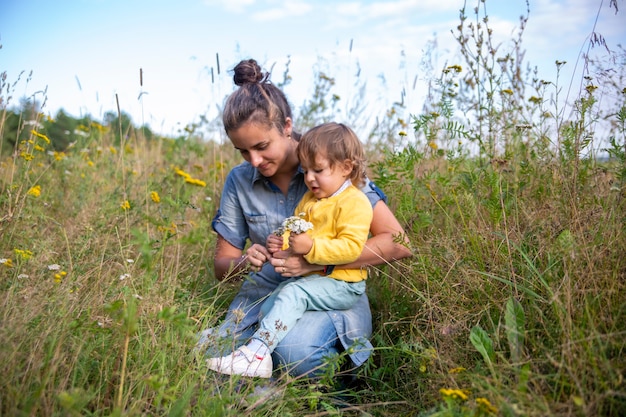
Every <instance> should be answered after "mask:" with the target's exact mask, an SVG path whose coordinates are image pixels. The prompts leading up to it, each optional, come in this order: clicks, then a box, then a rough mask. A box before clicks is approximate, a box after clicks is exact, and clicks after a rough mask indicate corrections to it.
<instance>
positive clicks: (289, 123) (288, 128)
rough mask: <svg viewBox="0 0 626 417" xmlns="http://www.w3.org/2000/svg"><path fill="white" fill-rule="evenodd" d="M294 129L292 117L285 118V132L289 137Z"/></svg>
mask: <svg viewBox="0 0 626 417" xmlns="http://www.w3.org/2000/svg"><path fill="white" fill-rule="evenodd" d="M292 130H293V122H292V121H291V117H287V118H285V127H284V128H283V134H284V135H285V136H287V137H288V138H290V137H291V131H292Z"/></svg>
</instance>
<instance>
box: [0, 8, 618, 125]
mask: <svg viewBox="0 0 626 417" xmlns="http://www.w3.org/2000/svg"><path fill="white" fill-rule="evenodd" d="M616 1H617V5H618V7H619V12H618V13H617V14H616V13H615V10H614V9H613V8H611V7H610V4H609V3H610V0H528V3H527V1H526V0H506V1H505V0H487V1H486V3H485V4H484V5H485V6H486V8H487V14H488V16H489V25H490V26H491V28H492V29H493V36H494V38H495V39H496V40H500V41H502V42H505V43H506V42H508V41H509V40H510V39H511V38H512V36H513V35H514V34H516V33H517V31H518V30H519V27H520V21H519V18H520V16H521V15H525V14H526V13H527V9H529V10H530V14H529V19H528V22H527V26H526V28H525V30H524V35H523V38H522V39H523V43H522V49H524V50H525V51H526V53H525V62H526V63H528V64H530V65H532V66H537V67H538V69H539V74H540V76H541V77H542V78H545V79H547V80H554V77H555V64H554V63H555V61H556V60H560V61H566V62H567V64H566V65H565V66H564V67H563V68H562V70H561V75H560V78H561V79H564V80H569V79H576V77H578V78H579V77H580V75H579V73H580V68H581V65H582V64H581V63H580V62H578V64H577V59H578V57H580V54H581V52H584V51H586V50H587V47H588V40H589V35H590V34H591V33H592V32H593V31H594V27H595V31H596V32H598V33H600V34H602V36H604V38H605V39H606V42H607V46H609V48H610V49H616V48H617V45H618V44H622V45H624V41H626V1H625V0H616ZM479 2H480V0H466V1H463V0H390V1H383V0H378V1H369V0H360V1H353V0H328V1H326V0H317V1H315V0H170V1H167V0H64V1H50V0H0V45H1V46H2V48H1V49H0V72H6V76H7V79H6V82H7V85H5V90H4V91H2V93H1V95H2V97H4V105H7V103H8V105H9V107H10V106H12V105H18V104H19V100H20V98H22V97H27V98H30V99H31V100H32V99H35V100H37V101H38V102H40V103H43V109H42V110H43V112H44V113H46V114H49V115H51V116H53V117H54V115H55V114H56V112H57V111H58V110H59V109H63V110H64V111H65V112H66V113H69V114H70V115H72V116H74V117H82V116H84V115H91V116H92V117H93V118H95V119H97V120H101V119H102V116H103V115H104V113H105V112H108V111H117V102H119V106H120V108H121V110H122V111H124V112H126V113H127V114H129V115H130V116H131V118H132V119H133V122H134V123H135V124H137V125H141V124H148V125H149V126H150V127H151V129H152V130H153V131H155V132H157V133H161V134H165V135H170V134H171V135H176V133H177V132H180V131H181V129H182V128H184V127H185V126H186V125H188V124H190V123H194V122H197V121H198V120H199V118H200V117H201V116H202V115H208V116H211V115H213V114H216V113H215V112H217V108H218V106H220V105H222V104H223V100H224V97H225V96H226V95H228V94H229V93H230V92H232V91H233V89H234V86H233V83H232V72H231V71H230V70H231V69H232V68H233V67H234V65H235V64H236V63H237V62H239V61H240V60H241V59H244V58H245V59H247V58H254V59H256V60H257V61H258V62H259V63H260V64H261V65H262V66H263V67H264V68H265V69H266V70H269V69H272V74H273V76H272V80H273V81H274V82H280V81H281V80H282V77H283V72H284V71H285V68H286V65H287V63H288V62H289V74H290V75H291V77H292V82H291V83H290V84H289V85H287V86H286V87H285V92H286V94H287V97H288V99H289V100H290V102H291V103H292V104H293V106H294V108H298V107H300V106H301V105H302V104H303V103H304V102H305V100H306V99H307V98H310V97H311V93H312V89H313V86H314V84H313V79H314V78H313V77H314V72H313V71H314V68H315V67H316V65H327V67H324V68H327V69H329V72H330V73H331V75H332V76H333V77H335V79H336V81H337V87H336V88H337V91H338V93H339V95H340V96H343V97H346V100H345V101H346V102H348V101H349V99H350V97H356V92H355V91H354V88H355V87H354V82H355V80H357V79H359V80H363V81H364V82H366V84H367V89H368V90H367V91H368V92H367V95H366V97H367V99H368V100H369V101H371V104H372V106H369V107H368V108H369V109H370V110H369V111H370V112H371V114H372V117H374V116H376V115H377V112H380V111H382V110H381V109H383V108H388V106H389V105H390V104H391V103H392V102H394V101H399V100H400V99H401V95H402V92H403V91H404V99H405V105H406V109H407V111H409V112H410V113H412V114H417V113H419V111H420V108H421V105H422V104H423V101H424V99H425V97H424V91H425V90H424V88H423V86H425V85H426V83H427V82H428V80H429V79H431V78H432V77H434V76H436V75H437V74H429V73H427V71H424V66H423V65H422V63H423V62H424V57H425V55H426V54H425V51H426V50H427V49H428V46H429V44H432V43H433V42H434V41H436V45H437V48H436V53H435V54H431V58H436V59H435V66H436V67H439V68H437V71H440V70H441V69H442V68H443V66H445V65H446V64H455V63H457V62H456V61H455V59H458V55H457V52H456V51H457V49H458V45H457V43H456V41H455V39H454V36H453V33H452V32H451V31H453V30H454V29H455V28H456V27H457V26H458V24H459V10H460V9H461V8H462V7H463V5H464V3H466V5H467V9H468V11H467V14H468V16H469V17H470V18H473V17H474V14H473V8H474V7H476V6H477V5H478V4H479ZM480 4H481V7H482V3H480ZM527 4H528V7H527ZM594 25H595V26H594ZM596 49H598V48H596ZM323 62H326V64H321V63H323ZM140 70H141V73H142V77H141V81H142V83H141V85H140ZM218 71H219V72H218ZM357 74H358V75H357ZM420 86H421V87H420ZM9 96H10V99H9ZM377 106H378V107H377Z"/></svg>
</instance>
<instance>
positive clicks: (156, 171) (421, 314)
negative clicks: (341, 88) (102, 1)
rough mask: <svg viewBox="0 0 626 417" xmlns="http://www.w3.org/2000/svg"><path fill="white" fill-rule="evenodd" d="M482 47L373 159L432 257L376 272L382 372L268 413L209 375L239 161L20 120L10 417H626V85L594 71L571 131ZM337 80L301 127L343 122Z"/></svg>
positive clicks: (289, 384)
mask: <svg viewBox="0 0 626 417" xmlns="http://www.w3.org/2000/svg"><path fill="white" fill-rule="evenodd" d="M476 13H477V14H478V13H480V12H479V11H477V12H476ZM485 13H486V12H485ZM488 29H489V28H488V24H487V25H485V26H483V27H482V29H480V30H482V31H484V32H483V33H482V36H483V39H485V38H486V37H488V36H490V35H489V32H488ZM477 30H478V29H475V28H474V29H471V30H470V28H468V26H467V25H461V26H459V28H458V31H459V33H458V35H459V42H460V45H461V46H462V51H464V52H463V53H462V54H461V56H462V57H463V59H464V60H465V62H463V64H464V65H462V66H461V65H460V64H458V65H456V64H455V65H452V66H449V67H446V68H443V71H441V73H440V74H439V75H437V76H436V77H435V78H434V82H433V89H432V91H433V94H432V95H431V97H430V98H429V101H428V102H427V103H426V105H425V106H424V110H423V111H422V112H421V113H419V114H412V115H410V116H409V117H408V118H407V117H406V116H405V115H403V114H401V112H402V111H409V112H410V111H413V109H401V108H398V107H397V106H395V105H394V107H393V108H392V109H390V110H389V111H388V112H387V118H386V120H385V121H384V122H383V123H381V124H380V125H379V126H378V127H377V129H376V130H374V131H373V132H372V135H371V136H370V137H368V138H367V141H366V142H367V144H368V152H369V154H370V161H369V164H370V176H371V177H372V178H373V179H374V180H375V181H376V183H377V184H378V185H379V186H380V187H381V188H383V189H384V191H385V192H386V193H387V194H388V197H389V203H390V206H391V208H392V209H393V211H394V212H395V213H396V215H397V217H398V219H399V220H400V221H401V223H402V225H403V226H404V228H405V230H406V232H407V233H408V237H409V239H410V242H411V246H412V249H413V252H414V255H413V257H411V258H409V259H405V260H402V261H400V262H397V263H394V264H390V265H383V266H381V267H377V268H371V279H370V280H369V281H368V294H369V296H370V301H371V306H372V313H373V320H374V335H373V337H372V342H373V344H374V346H375V351H374V354H373V355H372V357H371V359H370V360H369V361H368V362H367V363H366V364H365V365H364V366H363V367H361V368H360V369H359V370H358V372H357V378H356V379H354V380H346V379H342V378H341V372H340V371H339V370H340V369H342V368H341V364H342V363H345V357H342V356H340V357H336V358H329V367H328V368H329V370H328V373H327V375H326V376H325V377H324V378H322V379H321V380H319V381H307V380H303V379H301V378H292V377H289V376H288V375H282V376H281V377H280V378H278V380H276V381H274V382H273V383H272V391H270V392H267V391H262V388H263V384H262V381H255V380H248V379H240V378H235V377H224V376H218V375H215V374H214V373H211V372H207V371H206V368H205V367H204V366H203V364H202V361H198V360H197V359H198V358H196V356H195V353H194V352H193V350H192V348H193V346H194V343H195V334H196V332H197V331H199V330H201V329H204V328H206V327H209V326H212V325H214V324H215V323H218V322H219V321H220V319H221V318H222V317H223V314H224V313H225V311H226V308H227V306H228V303H229V300H230V299H231V298H232V296H233V295H234V294H235V293H236V291H237V289H238V287H239V285H240V282H239V280H238V278H237V277H233V279H231V280H229V281H227V282H224V283H218V282H217V281H216V280H215V279H214V277H213V267H212V259H213V250H214V244H215V235H214V233H213V232H212V231H211V228H210V221H211V218H212V216H213V214H214V213H215V210H216V205H217V204H218V201H219V194H220V191H221V187H222V184H223V180H224V178H225V175H226V174H227V172H228V170H229V169H230V168H231V167H232V166H234V165H235V164H236V163H238V161H239V160H240V158H239V157H238V156H237V155H236V153H235V152H234V151H233V149H232V146H230V144H228V143H226V144H220V143H218V142H215V141H212V140H203V139H202V138H201V137H199V136H198V135H196V134H195V133H194V132H196V131H195V130H193V131H190V133H189V135H188V136H186V137H180V138H177V139H170V138H160V137H157V136H155V135H153V134H152V133H151V132H148V131H147V130H146V129H136V128H133V127H132V125H130V124H128V123H123V124H122V123H118V122H117V121H115V120H112V121H111V123H110V124H109V125H105V126H103V125H101V124H99V123H97V122H94V121H91V120H88V119H83V120H69V119H67V117H66V118H65V119H64V120H63V123H74V126H73V128H76V129H78V130H79V131H81V132H83V133H82V134H80V135H78V134H74V133H72V135H73V136H72V137H71V138H68V137H62V138H59V137H58V135H59V133H58V132H59V131H61V132H62V131H63V129H60V127H59V126H56V125H60V124H61V121H59V120H48V121H45V120H42V116H41V115H38V114H36V113H35V114H30V113H28V112H24V113H15V112H13V111H12V110H10V109H7V108H3V111H2V113H1V114H0V136H1V137H2V141H1V143H2V147H1V148H0V151H1V155H2V156H1V158H2V159H1V160H0V190H1V193H0V234H1V239H0V258H2V264H0V323H1V325H0V340H2V343H1V344H0V372H1V374H2V378H0V415H16V416H20V415H23V416H27V415H51V416H52V415H59V416H61V415H63V416H66V415H76V416H78V415H81V416H82V415H93V416H103V415H125V416H135V415H171V416H179V415H199V416H201V415H216V416H219V415H224V416H229V415H253V416H261V415H262V416H273V415H276V416H278V415H280V416H284V415H294V416H299V415H375V416H393V415H397V416H404V415H420V416H487V415H503V416H518V415H524V416H545V415H559V416H561V415H562V416H572V415H574V416H589V415H603V416H619V415H623V414H625V413H626V383H625V382H624V373H625V370H626V359H625V358H626V302H625V301H626V291H625V290H626V289H625V286H626V256H624V254H625V253H626V227H625V225H626V149H625V146H626V129H625V126H626V94H624V91H623V90H620V88H621V89H623V86H621V85H620V83H621V82H622V81H623V79H624V77H623V75H624V68H625V66H623V65H622V66H621V67H609V61H606V62H594V63H595V64H598V65H600V68H603V69H611V70H616V71H614V74H615V75H614V77H613V78H611V79H610V80H608V81H607V80H604V81H603V80H602V79H600V78H594V77H593V75H594V74H591V73H589V74H588V77H589V79H585V80H586V82H588V84H586V85H585V86H583V87H582V88H581V92H580V94H579V95H578V97H577V98H576V99H575V100H574V102H573V103H569V104H568V105H569V106H571V109H572V110H573V111H572V113H571V116H569V117H567V118H566V117H565V116H564V112H563V111H562V108H561V107H559V106H562V104H560V105H556V104H554V103H552V102H551V101H550V100H549V98H548V97H549V95H550V94H551V93H557V92H558V91H559V89H560V86H559V85H558V83H556V82H545V81H542V80H535V79H532V77H530V78H529V79H526V78H524V77H521V76H520V73H521V72H520V71H517V69H519V68H521V67H522V62H515V63H509V64H508V65H505V66H498V65H496V63H497V62H499V61H497V58H498V57H501V56H506V54H507V52H509V56H518V55H515V54H514V53H513V52H515V51H516V50H517V49H516V48H519V47H520V46H519V45H520V44H519V43H517V44H515V46H513V47H512V48H513V50H512V51H506V50H503V51H499V54H500V55H496V56H491V55H487V56H483V55H484V53H483V55H481V54H480V50H479V49H477V45H476V42H478V40H479V39H480V36H479V35H480V33H478V32H477ZM461 35H464V36H461ZM518 40H521V33H520V34H519V39H518ZM472 42H474V45H473V46H471V45H472ZM517 51H518V50H517ZM625 57H626V54H624V53H623V50H622V51H621V52H619V53H616V55H615V56H614V58H617V59H618V60H621V62H623V61H624V60H625ZM560 65H562V64H560ZM463 67H465V68H463ZM620 68H621V69H620ZM459 70H460V71H459ZM620 71H621V72H620ZM513 75H515V77H518V78H515V77H513ZM511 79H516V80H517V81H516V83H514V84H511V83H510V80H511ZM331 80H332V78H329V75H328V74H327V73H321V74H320V79H319V80H317V81H316V82H317V83H319V84H318V88H317V89H316V90H315V91H316V92H317V93H316V94H317V95H316V96H315V97H314V98H313V99H312V100H311V102H310V103H309V105H308V109H302V111H301V112H302V113H303V114H304V116H305V117H304V118H303V119H302V120H300V126H301V127H302V128H304V127H305V126H308V125H311V124H315V123H316V122H318V121H319V120H322V119H326V118H328V117H329V114H328V111H329V109H328V106H326V107H325V106H323V105H322V104H323V103H324V102H327V101H328V100H329V99H330V97H333V96H332V94H333V90H332V85H333V83H332V82H330V81H331ZM5 82H6V80H3V83H5ZM520 85H522V86H523V87H524V88H520V87H516V88H513V87H514V86H520ZM590 85H591V86H595V87H598V88H590V87H589V86H590ZM14 87H15V86H13V88H14ZM9 89H10V86H9V84H3V86H2V89H0V90H1V91H3V94H4V93H5V92H6V91H8V90H9ZM525 89H528V90H530V91H531V92H526V91H525ZM320 103H322V104H320ZM601 103H602V105H601ZM459 111H460V112H461V113H462V114H464V116H463V117H460V116H459ZM118 116H120V118H121V119H124V118H123V115H118ZM353 116H355V115H353ZM16 117H18V118H19V117H22V118H24V119H28V120H30V118H33V119H34V120H39V121H40V122H42V124H43V126H44V127H43V128H40V129H37V134H35V133H32V132H31V129H30V128H28V129H27V128H25V127H24V126H22V125H20V124H19V123H14V122H15V120H16V119H15V118H16ZM68 120H69V121H68ZM478 121H480V122H478ZM20 126H21V127H20ZM51 126H56V127H55V129H52V128H51ZM120 126H122V131H120ZM601 131H602V132H604V135H605V136H603V137H604V139H605V140H604V142H603V143H602V144H600V143H599V142H598V141H599V140H600V139H601V138H602V137H601V136H600V134H596V133H595V132H601ZM72 132H73V130H72ZM48 135H49V136H50V137H48ZM121 138H126V139H121ZM47 139H51V143H48V142H47ZM70 143H73V145H71V146H68V144H70ZM61 145H62V146H61ZM603 148H606V149H607V151H606V152H605V153H604V154H603V155H608V156H610V158H605V157H603V158H598V155H599V154H600V152H599V151H600V150H602V149H603ZM49 151H50V152H49ZM54 152H56V153H54ZM61 152H62V153H61ZM36 186H39V187H40V188H38V189H35V188H34V187H36ZM37 190H38V191H39V192H37ZM154 193H156V194H158V197H159V198H156V195H155V194H154ZM155 200H158V201H155ZM338 380H344V381H348V383H347V384H343V385H339V384H337V383H336V382H337V381H338Z"/></svg>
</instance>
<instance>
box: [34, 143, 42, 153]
mask: <svg viewBox="0 0 626 417" xmlns="http://www.w3.org/2000/svg"><path fill="white" fill-rule="evenodd" d="M33 149H34V150H36V151H39V152H43V151H45V149H44V148H42V147H41V146H39V145H35V146H33Z"/></svg>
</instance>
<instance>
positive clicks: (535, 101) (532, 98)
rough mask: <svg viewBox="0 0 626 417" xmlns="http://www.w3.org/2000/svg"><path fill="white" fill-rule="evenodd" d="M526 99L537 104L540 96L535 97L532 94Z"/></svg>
mask: <svg viewBox="0 0 626 417" xmlns="http://www.w3.org/2000/svg"><path fill="white" fill-rule="evenodd" d="M528 101H530V102H531V103H533V104H539V103H541V98H539V97H536V96H532V97H531V98H529V99H528Z"/></svg>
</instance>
